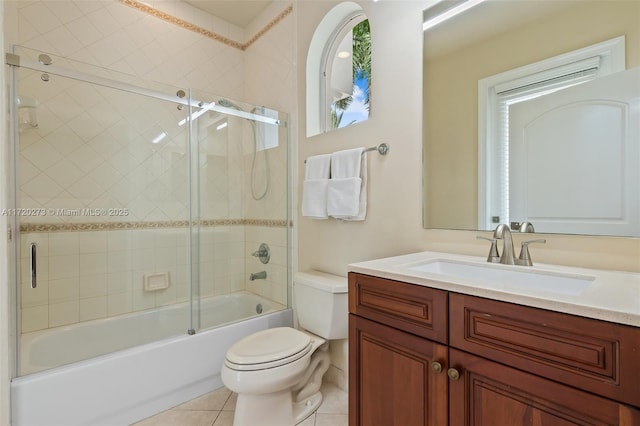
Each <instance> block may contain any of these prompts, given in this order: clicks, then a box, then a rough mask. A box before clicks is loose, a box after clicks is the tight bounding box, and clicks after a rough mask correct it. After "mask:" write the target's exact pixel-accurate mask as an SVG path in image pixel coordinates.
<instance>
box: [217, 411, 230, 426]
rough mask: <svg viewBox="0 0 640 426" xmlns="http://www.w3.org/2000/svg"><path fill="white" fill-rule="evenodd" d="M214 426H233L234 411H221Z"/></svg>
mask: <svg viewBox="0 0 640 426" xmlns="http://www.w3.org/2000/svg"><path fill="white" fill-rule="evenodd" d="M213 426H233V411H220V415H219V416H218V418H217V419H216V421H215V423H213Z"/></svg>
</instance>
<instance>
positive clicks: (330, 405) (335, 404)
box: [318, 383, 349, 414]
mask: <svg viewBox="0 0 640 426" xmlns="http://www.w3.org/2000/svg"><path fill="white" fill-rule="evenodd" d="M320 392H322V405H320V407H319V408H318V413H324V414H348V413H349V411H348V410H349V395H348V393H347V392H345V391H343V390H342V389H340V388H339V387H337V386H336V385H334V384H332V383H325V384H323V385H322V387H321V388H320Z"/></svg>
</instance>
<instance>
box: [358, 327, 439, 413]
mask: <svg viewBox="0 0 640 426" xmlns="http://www.w3.org/2000/svg"><path fill="white" fill-rule="evenodd" d="M349 351H350V354H349V369H350V372H349V425H350V426H426V425H430V426H442V425H446V424H447V423H448V419H447V398H448V393H447V381H448V380H447V375H446V365H447V348H446V346H443V345H440V344H438V343H435V342H432V341H430V340H427V339H424V338H421V337H418V336H415V335H413V334H409V333H405V332H402V331H399V330H396V329H393V328H391V327H387V326H385V325H382V324H379V323H376V322H373V321H369V320H367V319H364V318H361V317H358V316H356V315H349ZM434 362H438V363H439V365H441V366H442V369H441V371H438V364H436V365H435V368H434V365H432V364H433V363H434Z"/></svg>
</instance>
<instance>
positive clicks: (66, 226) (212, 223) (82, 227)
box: [20, 219, 293, 234]
mask: <svg viewBox="0 0 640 426" xmlns="http://www.w3.org/2000/svg"><path fill="white" fill-rule="evenodd" d="M197 224H199V225H200V226H202V227H216V226H265V227H269V228H286V226H287V221H286V220H284V219H205V220H202V221H200V222H199V223H198V222H194V225H197ZM289 225H290V226H293V222H290V223H289ZM188 226H189V221H188V220H167V221H155V222H93V223H91V222H85V223H23V224H21V225H20V232H21V233H25V234H26V233H35V232H72V231H75V232H77V231H121V230H130V229H166V228H187V227H188Z"/></svg>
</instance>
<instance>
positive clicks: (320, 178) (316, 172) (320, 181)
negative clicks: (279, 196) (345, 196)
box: [302, 154, 331, 219]
mask: <svg viewBox="0 0 640 426" xmlns="http://www.w3.org/2000/svg"><path fill="white" fill-rule="evenodd" d="M330 164H331V154H323V155H316V156H313V157H309V158H308V159H307V164H306V167H305V180H304V182H303V183H302V216H306V217H311V218H314V219H326V218H327V217H328V215H327V188H328V185H329V172H330Z"/></svg>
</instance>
